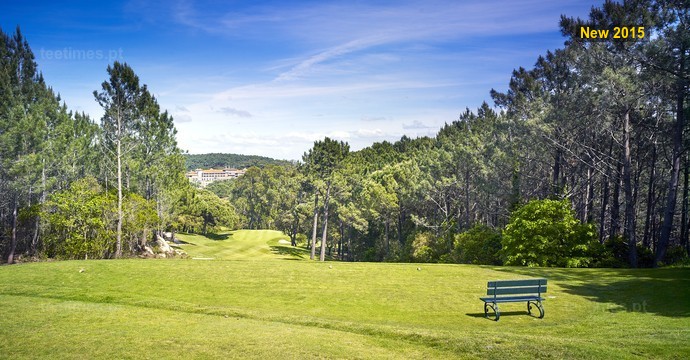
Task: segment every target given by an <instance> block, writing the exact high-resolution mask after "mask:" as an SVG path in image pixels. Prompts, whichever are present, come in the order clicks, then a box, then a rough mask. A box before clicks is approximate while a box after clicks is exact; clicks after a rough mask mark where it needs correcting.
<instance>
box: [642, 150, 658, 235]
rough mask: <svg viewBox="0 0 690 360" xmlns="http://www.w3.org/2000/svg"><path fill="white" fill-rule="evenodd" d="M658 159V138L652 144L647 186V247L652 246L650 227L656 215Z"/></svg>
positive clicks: (645, 222)
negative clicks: (655, 193)
mask: <svg viewBox="0 0 690 360" xmlns="http://www.w3.org/2000/svg"><path fill="white" fill-rule="evenodd" d="M656 160H657V153H656V140H654V143H653V145H652V163H651V165H650V169H649V186H648V188H647V213H646V214H645V220H644V237H643V238H642V244H643V245H644V247H646V248H650V247H651V243H650V238H651V237H650V233H649V231H650V228H651V222H652V216H654V215H653V214H654V199H655V197H654V191H655V187H656V186H655V185H654V184H655V182H656Z"/></svg>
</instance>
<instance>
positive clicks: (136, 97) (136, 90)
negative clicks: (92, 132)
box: [93, 61, 142, 257]
mask: <svg viewBox="0 0 690 360" xmlns="http://www.w3.org/2000/svg"><path fill="white" fill-rule="evenodd" d="M108 74H109V75H110V79H109V80H108V81H104V82H103V83H102V84H101V87H102V90H101V92H100V93H99V92H98V91H95V90H94V92H93V95H94V97H95V98H96V101H97V102H98V104H99V105H100V106H101V107H102V108H103V110H104V112H105V113H104V114H103V118H101V128H102V134H103V138H102V145H103V147H104V149H105V151H106V152H107V153H108V159H111V160H114V162H115V173H116V175H115V176H116V180H117V214H118V215H117V243H116V250H115V257H121V256H122V222H123V217H124V214H123V212H122V197H123V187H122V186H123V184H122V180H123V177H124V176H125V174H124V173H123V169H124V167H125V166H126V165H127V164H128V163H129V159H130V155H131V154H130V152H131V151H132V148H133V146H134V144H135V142H134V131H135V129H136V126H137V121H138V119H139V117H140V112H141V109H140V108H139V105H140V102H141V92H142V89H141V87H140V86H139V77H138V76H137V75H136V74H135V73H134V70H132V68H131V67H130V66H129V65H127V64H123V63H120V62H117V61H116V62H115V63H114V64H113V65H112V66H110V65H109V66H108Z"/></svg>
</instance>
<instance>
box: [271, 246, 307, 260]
mask: <svg viewBox="0 0 690 360" xmlns="http://www.w3.org/2000/svg"><path fill="white" fill-rule="evenodd" d="M271 251H272V252H273V253H275V254H277V255H283V256H291V257H294V258H295V259H294V260H297V259H305V258H307V257H308V256H309V251H307V250H306V249H303V248H298V247H292V246H289V245H271ZM291 260H293V259H291Z"/></svg>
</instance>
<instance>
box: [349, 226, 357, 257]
mask: <svg viewBox="0 0 690 360" xmlns="http://www.w3.org/2000/svg"><path fill="white" fill-rule="evenodd" d="M348 230H349V231H348V233H349V235H348V237H347V259H348V261H354V260H355V255H354V254H353V252H352V225H348Z"/></svg>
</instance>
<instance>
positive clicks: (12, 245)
mask: <svg viewBox="0 0 690 360" xmlns="http://www.w3.org/2000/svg"><path fill="white" fill-rule="evenodd" d="M18 202H19V199H18V196H17V195H15V196H14V206H13V207H12V238H11V239H10V252H9V255H7V263H8V264H14V252H15V251H16V250H17V211H18V210H19V209H18V207H19V204H18Z"/></svg>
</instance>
